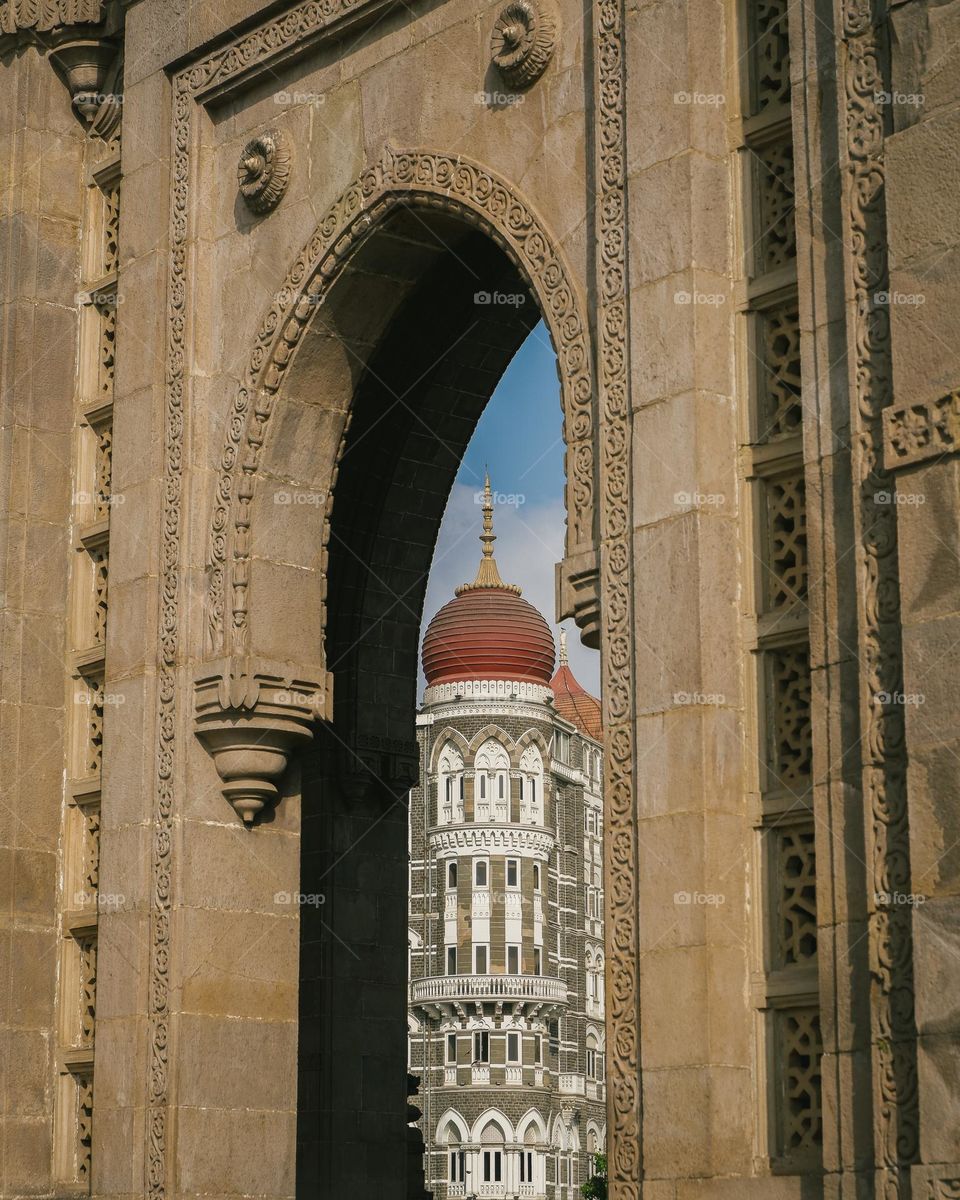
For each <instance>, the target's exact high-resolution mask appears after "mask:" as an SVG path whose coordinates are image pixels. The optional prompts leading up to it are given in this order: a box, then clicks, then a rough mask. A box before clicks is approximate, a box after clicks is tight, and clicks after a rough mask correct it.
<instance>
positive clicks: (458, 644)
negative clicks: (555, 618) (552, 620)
mask: <svg viewBox="0 0 960 1200" xmlns="http://www.w3.org/2000/svg"><path fill="white" fill-rule="evenodd" d="M555 653H556V652H555V650H554V645H553V635H552V634H551V632H550V626H549V625H548V624H547V622H546V621H545V620H544V618H543V617H542V616H541V615H540V613H538V612H537V610H536V609H535V608H534V607H533V605H532V604H529V603H528V602H527V601H526V600H524V599H523V598H522V597H521V596H518V595H517V593H516V592H515V591H511V590H510V589H509V588H506V587H502V588H497V587H484V588H476V589H472V590H470V591H465V592H461V593H460V595H459V596H457V597H456V598H455V599H453V600H451V601H449V603H447V604H445V605H444V606H443V608H441V609H440V611H439V612H438V613H437V615H436V616H435V617H434V618H433V620H432V621H431V622H430V624H429V626H428V627H427V632H426V636H425V637H424V639H423V673H424V675H425V676H426V677H427V684H428V685H430V686H432V685H433V684H435V683H452V682H453V681H454V680H458V679H512V680H516V681H517V682H518V683H540V684H543V685H544V686H547V685H548V684H549V683H550V676H551V675H552V674H553V664H554V658H555Z"/></svg>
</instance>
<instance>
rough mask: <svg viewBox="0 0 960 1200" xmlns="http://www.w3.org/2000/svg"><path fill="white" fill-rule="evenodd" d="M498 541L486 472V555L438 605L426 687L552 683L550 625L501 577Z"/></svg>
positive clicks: (428, 644) (427, 651) (426, 653)
mask: <svg viewBox="0 0 960 1200" xmlns="http://www.w3.org/2000/svg"><path fill="white" fill-rule="evenodd" d="M495 541H496V537H495V536H494V532H493V497H492V495H491V492H490V477H489V476H487V478H486V479H485V480H484V487H483V533H481V535H480V542H481V544H482V546H483V556H482V557H481V559H480V566H479V568H478V570H477V577H476V579H475V580H474V581H473V583H464V584H461V586H460V587H458V588H457V594H456V597H455V598H454V599H453V600H450V601H449V602H448V603H446V604H445V605H444V606H443V608H441V609H440V611H439V612H438V613H437V615H436V616H435V617H434V618H433V620H432V621H431V622H430V624H429V625H428V626H427V632H426V634H425V636H424V639H423V654H422V658H423V673H424V675H425V676H426V678H427V686H428V687H432V686H433V685H434V684H435V683H454V682H456V681H457V680H461V679H462V680H467V679H511V680H515V681H516V682H517V683H539V684H543V685H544V686H547V685H548V684H549V683H550V676H551V675H552V673H553V663H554V655H555V650H554V645H553V634H552V633H551V632H550V626H549V625H548V624H547V622H546V621H545V620H544V618H543V617H542V616H541V614H540V613H539V612H537V610H536V609H535V608H534V607H533V605H532V604H529V603H528V602H527V601H526V600H524V599H522V598H521V596H520V589H519V588H518V587H517V586H516V584H513V583H504V582H503V580H502V579H501V578H500V572H499V570H498V569H497V564H496V560H495V559H494V557H493V543H494V542H495Z"/></svg>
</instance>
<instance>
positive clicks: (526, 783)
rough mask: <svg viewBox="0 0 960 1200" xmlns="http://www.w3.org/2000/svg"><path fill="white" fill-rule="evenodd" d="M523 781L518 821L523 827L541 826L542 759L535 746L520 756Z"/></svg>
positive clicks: (529, 747) (528, 748)
mask: <svg viewBox="0 0 960 1200" xmlns="http://www.w3.org/2000/svg"><path fill="white" fill-rule="evenodd" d="M520 774H521V777H522V780H523V785H522V788H523V790H522V793H521V795H522V801H521V805H520V820H521V821H522V822H523V823H524V824H525V825H542V824H543V758H542V757H541V755H540V751H539V750H538V749H537V747H536V746H528V747H527V748H526V750H524V752H523V754H522V755H521V756H520Z"/></svg>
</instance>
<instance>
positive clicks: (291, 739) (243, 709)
mask: <svg viewBox="0 0 960 1200" xmlns="http://www.w3.org/2000/svg"><path fill="white" fill-rule="evenodd" d="M330 691H331V689H330V684H329V676H327V677H326V678H325V679H324V682H322V683H317V682H313V681H308V680H305V679H299V678H294V677H291V676H290V675H289V674H288V673H285V672H284V671H283V668H282V667H281V668H275V667H274V666H273V664H268V663H264V662H262V661H257V662H253V661H251V660H249V659H248V660H240V661H238V660H230V659H227V660H224V661H222V662H220V663H216V664H213V665H210V666H206V667H205V668H204V669H203V673H202V674H201V675H199V676H198V678H197V681H196V691H195V702H196V709H195V712H196V720H195V728H196V732H197V737H199V738H200V740H201V742H203V744H204V746H206V748H207V750H208V751H209V752H210V754H211V755H212V756H213V761H214V763H215V765H216V768H217V772H218V774H219V775H220V778H221V780H222V781H223V794H224V796H225V798H226V799H227V800H229V801H230V803H231V804H232V805H233V807H234V808H235V809H236V811H237V812H238V813H239V814H240V816H241V818H242V819H243V823H244V824H245V825H252V824H253V821H254V818H255V817H256V816H257V814H258V813H259V812H260V811H261V810H262V809H263V808H264V807H265V805H267V804H272V803H274V802H275V801H276V799H277V797H278V796H279V794H280V793H279V788H278V786H277V782H278V780H279V779H280V777H281V776H282V775H283V773H284V771H285V770H286V769H287V765H288V763H289V761H290V754H291V752H292V751H293V750H294V749H296V748H297V747H298V746H303V745H306V743H307V742H309V741H310V740H311V738H312V737H313V728H314V723H315V722H316V721H317V720H322V719H324V718H325V717H326V716H327V714H328V713H329V711H330V708H331V700H332V697H331V695H330Z"/></svg>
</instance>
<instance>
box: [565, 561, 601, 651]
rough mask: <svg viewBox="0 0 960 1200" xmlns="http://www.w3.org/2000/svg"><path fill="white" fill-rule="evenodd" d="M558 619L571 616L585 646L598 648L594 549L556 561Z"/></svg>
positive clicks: (597, 583) (597, 572) (597, 573)
mask: <svg viewBox="0 0 960 1200" xmlns="http://www.w3.org/2000/svg"><path fill="white" fill-rule="evenodd" d="M556 588H557V620H558V621H567V620H569V619H570V618H573V620H574V622H575V623H576V626H577V628H578V629H579V630H580V639H581V641H582V642H583V644H584V645H585V646H590V647H591V648H592V649H594V650H599V648H600V566H599V563H598V561H597V555H596V552H595V551H592V550H590V551H587V552H585V553H583V554H577V555H574V556H572V557H571V556H568V557H567V558H565V559H563V561H562V562H558V563H557V575H556Z"/></svg>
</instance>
